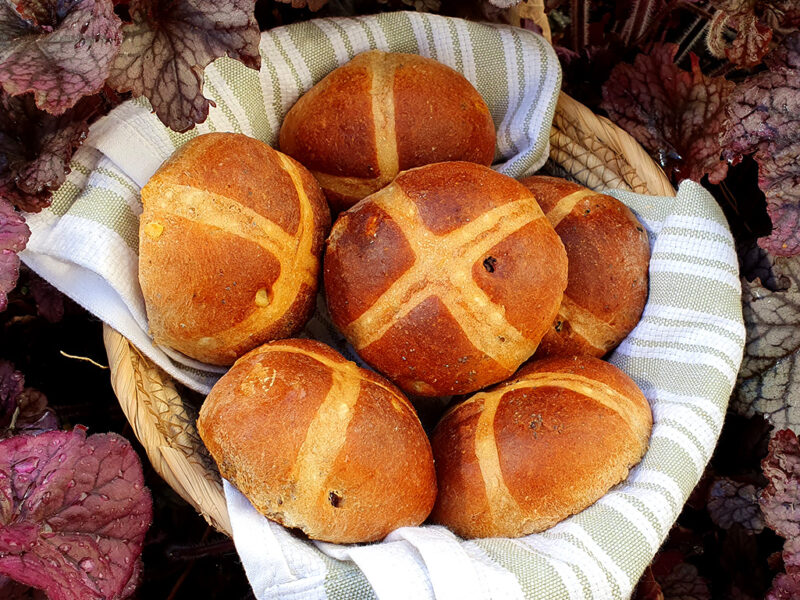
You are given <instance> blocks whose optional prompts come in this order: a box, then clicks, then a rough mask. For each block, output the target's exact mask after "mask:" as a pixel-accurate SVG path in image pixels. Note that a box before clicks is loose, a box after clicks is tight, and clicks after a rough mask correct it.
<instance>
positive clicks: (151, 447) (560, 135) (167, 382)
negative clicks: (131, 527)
mask: <svg viewBox="0 0 800 600" xmlns="http://www.w3.org/2000/svg"><path fill="white" fill-rule="evenodd" d="M550 144H551V149H550V158H551V160H552V161H554V162H555V163H556V164H558V165H559V166H560V167H562V168H564V169H565V170H566V171H567V172H568V173H569V174H570V175H571V176H572V177H573V178H575V179H576V180H578V181H579V182H580V183H582V184H583V185H586V186H587V187H590V188H593V189H598V190H600V189H609V188H610V189H613V188H617V189H629V190H632V191H634V192H637V193H644V194H650V195H655V196H674V195H675V190H674V188H673V187H672V185H671V184H670V181H669V179H668V178H667V176H666V175H665V174H664V172H663V171H662V170H661V168H660V167H659V166H658V165H657V164H656V163H655V162H654V161H653V159H652V158H651V157H650V156H649V155H648V154H647V153H646V152H645V150H644V149H643V148H642V147H641V145H639V143H638V142H637V141H636V140H635V139H634V138H633V137H631V136H630V135H629V134H628V133H627V132H625V131H623V130H622V129H620V128H619V127H618V126H616V125H614V124H613V123H612V122H611V121H609V120H608V119H606V118H604V117H601V116H598V115H595V114H594V113H593V112H592V111H591V110H589V109H588V108H587V107H586V106H584V105H583V104H581V103H580V102H578V101H577V100H575V99H573V98H571V97H570V96H568V95H567V94H565V93H564V92H561V94H560V95H559V99H558V104H557V106H556V113H555V118H554V121H553V127H552V129H551V133H550ZM103 341H104V343H105V347H106V352H107V354H108V359H109V367H110V374H111V385H112V388H113V389H114V393H115V395H116V397H117V400H118V401H119V403H120V406H121V407H122V410H123V412H124V413H125V416H126V418H127V419H128V421H129V422H130V424H131V427H132V429H133V433H134V435H135V436H136V438H137V439H138V440H139V442H140V443H141V444H142V446H143V447H144V449H145V451H146V453H147V456H148V458H149V460H150V462H151V464H152V465H153V468H154V469H155V471H156V472H157V473H158V474H159V475H160V476H161V477H162V478H163V479H164V480H165V481H166V482H167V483H168V484H169V485H170V486H171V487H172V488H173V489H174V490H175V491H176V492H177V493H178V494H179V495H180V496H181V497H182V498H183V499H184V500H186V501H187V502H188V503H189V504H191V505H192V506H193V507H194V508H195V509H196V510H197V511H198V513H199V514H201V515H202V516H203V517H204V518H205V519H206V521H208V523H209V524H211V525H212V526H213V527H215V528H216V529H217V530H219V531H221V532H223V533H225V534H227V535H229V536H231V535H232V533H231V531H232V530H231V524H230V518H229V516H228V511H227V505H226V503H225V497H224V494H223V490H222V481H221V479H220V477H219V474H218V472H217V471H216V467H215V466H214V463H213V460H212V459H211V457H210V456H209V455H208V452H207V451H206V449H205V447H204V446H203V444H202V441H201V440H200V437H199V435H198V434H197V431H196V429H195V423H194V419H195V416H196V413H197V407H194V406H192V405H191V404H188V403H186V402H184V400H183V399H182V398H181V396H180V394H179V393H178V391H177V390H176V388H175V384H174V382H173V381H172V379H171V377H170V376H169V375H167V374H166V373H165V372H164V371H163V370H161V369H160V368H159V367H157V366H155V365H154V363H153V362H152V361H150V360H149V359H148V358H147V357H145V356H144V354H142V353H141V352H140V351H139V350H138V349H136V348H135V347H134V346H133V344H132V343H131V342H130V341H129V340H127V339H126V338H125V337H123V336H122V335H121V334H120V333H118V332H117V331H116V330H114V329H113V328H111V327H110V326H109V325H107V324H104V325H103Z"/></svg>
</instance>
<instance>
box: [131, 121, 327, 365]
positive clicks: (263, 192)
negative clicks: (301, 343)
mask: <svg viewBox="0 0 800 600" xmlns="http://www.w3.org/2000/svg"><path fill="white" fill-rule="evenodd" d="M142 204H143V212H142V215H141V218H140V228H139V281H140V283H141V286H142V292H143V293H144V299H145V305H146V309H147V318H148V324H149V327H150V333H151V335H152V336H153V339H154V340H155V342H156V343H157V344H161V345H164V346H168V347H170V348H173V349H175V350H178V351H180V352H182V353H184V354H186V355H187V356H190V357H192V358H195V359H197V360H201V361H203V362H207V363H212V364H217V365H230V364H232V363H233V362H234V361H235V360H236V359H237V358H238V357H239V356H241V355H242V354H244V353H245V352H247V351H248V350H251V349H252V348H255V347H256V346H258V345H260V344H262V343H264V342H265V341H267V340H272V339H277V338H281V337H287V336H289V335H291V334H293V333H294V332H296V331H298V330H299V329H300V328H301V327H302V326H303V325H304V324H305V322H306V321H307V320H308V318H309V317H310V315H311V312H312V310H313V308H314V300H315V296H316V292H317V279H318V274H319V267H320V264H319V263H320V255H321V254H322V246H323V243H324V240H325V234H326V232H327V230H328V228H329V226H330V214H329V211H328V206H327V204H326V203H325V198H324V196H323V195H322V192H321V190H320V188H319V185H318V184H317V182H316V181H315V180H314V178H313V177H312V175H311V174H310V173H309V172H308V171H307V170H306V169H305V168H303V167H302V166H300V165H299V164H298V163H297V162H295V161H294V160H293V159H291V158H289V157H288V156H285V155H283V154H281V153H280V152H276V151H275V150H273V149H272V148H270V147H269V146H267V145H266V144H265V143H263V142H261V141H259V140H256V139H253V138H249V137H247V136H244V135H240V134H235V133H210V134H206V135H201V136H198V137H196V138H194V139H192V140H190V141H189V142H187V143H186V144H185V145H184V146H183V147H182V148H181V149H180V150H178V151H177V152H176V153H175V154H174V155H173V156H172V157H171V158H170V159H169V160H168V161H167V162H165V163H164V164H163V165H162V166H161V168H160V169H159V170H158V171H157V172H156V173H155V175H153V177H152V178H151V179H150V181H148V182H147V184H146V185H145V186H144V187H143V188H142Z"/></svg>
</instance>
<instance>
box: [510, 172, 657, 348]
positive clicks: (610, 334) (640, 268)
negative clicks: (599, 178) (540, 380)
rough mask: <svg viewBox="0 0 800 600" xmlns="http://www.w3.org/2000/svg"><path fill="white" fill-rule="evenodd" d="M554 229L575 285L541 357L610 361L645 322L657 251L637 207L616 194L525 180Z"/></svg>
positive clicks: (540, 179)
mask: <svg viewBox="0 0 800 600" xmlns="http://www.w3.org/2000/svg"><path fill="white" fill-rule="evenodd" d="M522 183H523V184H524V185H525V186H526V187H528V189H530V190H531V191H532V192H533V193H534V195H535V196H536V199H537V200H538V201H539V204H540V206H541V207H542V210H543V211H544V212H545V213H546V215H547V218H548V219H549V221H550V223H551V224H552V225H553V227H555V229H556V233H558V235H559V237H560V238H561V241H562V242H564V247H565V248H566V250H567V258H568V260H569V283H568V285H567V289H566V291H565V292H564V299H563V301H562V303H561V307H560V308H559V310H558V315H557V316H556V318H555V320H554V321H553V323H552V325H551V326H550V328H549V329H548V331H547V334H546V335H545V336H544V338H543V339H542V343H541V344H540V345H539V349H538V350H537V351H536V357H537V358H543V357H545V356H569V355H572V354H588V355H591V356H598V357H599V356H603V355H604V354H606V353H607V352H608V351H610V350H612V349H613V348H615V347H616V346H617V345H618V344H619V343H620V342H621V341H622V340H623V339H624V338H625V336H627V335H628V334H629V333H630V332H631V330H632V329H633V328H634V327H635V326H636V324H637V323H638V322H639V319H640V318H641V316H642V311H643V310H644V305H645V303H646V301H647V282H648V276H647V270H648V266H649V263H650V246H649V244H648V240H647V232H646V231H645V229H644V227H642V224H641V223H639V221H638V220H637V219H636V217H635V216H634V215H633V213H632V212H631V211H630V209H629V208H628V207H627V206H625V205H624V204H623V203H622V202H620V201H619V200H617V199H616V198H612V197H611V196H607V195H605V194H600V193H598V192H594V191H592V190H590V189H588V188H585V187H583V186H581V185H578V184H577V183H572V182H569V181H567V180H565V179H559V178H557V177H545V176H535V177H528V178H526V179H523V180H522Z"/></svg>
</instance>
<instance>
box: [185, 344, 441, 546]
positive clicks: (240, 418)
mask: <svg viewBox="0 0 800 600" xmlns="http://www.w3.org/2000/svg"><path fill="white" fill-rule="evenodd" d="M197 428H198V431H199V432H200V436H201V437H202V439H203V442H204V443H205V445H206V447H207V448H208V450H209V452H211V455H212V456H213V457H214V459H215V461H216V462H217V465H218V466H219V470H220V474H221V475H222V476H223V477H224V478H226V479H228V480H229V481H230V482H231V483H233V484H234V485H235V486H236V487H237V488H238V489H239V490H240V491H241V492H242V493H243V494H244V495H245V496H247V498H248V499H249V500H250V502H251V503H252V504H253V506H254V507H255V508H256V509H257V510H258V511H259V512H261V513H262V514H264V515H265V516H267V517H269V518H270V519H272V520H274V521H277V522H278V523H281V524H283V525H285V526H287V527H298V528H300V529H302V530H303V531H304V532H305V533H306V535H308V536H309V537H311V538H313V539H318V540H325V541H329V542H335V543H356V542H370V541H375V540H379V539H382V538H383V537H385V536H386V535H387V534H388V533H389V532H391V531H392V530H394V529H396V528H398V527H402V526H406V525H408V526H415V525H419V524H420V523H422V522H423V521H424V520H425V519H426V517H427V516H428V514H429V513H430V511H431V508H432V507H433V503H434V500H435V497H436V474H435V471H434V467H433V457H432V454H431V448H430V444H429V442H428V438H427V437H426V435H425V432H424V430H423V429H422V425H421V424H420V422H419V419H418V418H417V414H416V412H415V411H414V409H413V408H412V406H411V404H410V403H409V401H408V400H407V399H406V397H405V396H403V394H402V393H401V392H400V390H398V389H397V388H395V387H394V386H393V385H392V384H391V383H389V382H388V381H386V380H385V379H384V378H382V377H380V376H379V375H377V374H375V373H373V372H371V371H367V370H365V369H361V368H359V367H358V366H356V365H355V364H354V363H352V362H349V361H347V360H345V359H344V358H343V357H342V356H341V355H339V354H338V353H336V352H335V351H333V350H332V349H331V348H329V347H327V346H325V345H324V344H322V343H320V342H316V341H313V340H300V339H288V340H281V341H277V342H271V343H268V344H265V345H263V346H261V347H259V348H256V349H255V350H253V351H252V352H250V353H248V354H247V355H245V356H243V357H242V358H240V359H239V360H238V361H237V362H236V364H234V366H233V367H232V368H231V370H230V371H228V373H226V374H225V375H224V376H223V377H222V378H221V379H220V380H219V382H218V383H217V384H216V385H215V386H214V388H213V389H212V390H211V393H210V394H209V395H208V398H207V399H206V401H205V403H204V404H203V407H202V409H201V411H200V418H199V419H198V422H197Z"/></svg>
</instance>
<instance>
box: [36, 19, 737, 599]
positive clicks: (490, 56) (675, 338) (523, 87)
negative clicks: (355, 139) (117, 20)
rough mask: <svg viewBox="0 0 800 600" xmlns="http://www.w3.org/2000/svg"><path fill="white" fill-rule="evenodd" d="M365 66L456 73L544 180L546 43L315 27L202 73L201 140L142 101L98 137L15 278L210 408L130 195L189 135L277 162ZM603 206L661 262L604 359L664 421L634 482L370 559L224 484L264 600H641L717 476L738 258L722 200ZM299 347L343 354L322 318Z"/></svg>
mask: <svg viewBox="0 0 800 600" xmlns="http://www.w3.org/2000/svg"><path fill="white" fill-rule="evenodd" d="M371 48H381V49H384V50H391V51H400V52H412V53H419V54H423V55H426V56H430V57H432V58H435V59H437V60H439V61H441V62H444V63H446V64H448V65H450V66H452V67H454V68H456V69H457V70H459V71H461V72H462V73H464V75H465V76H466V77H467V78H468V79H469V80H470V81H472V83H473V84H474V85H475V86H476V88H477V89H478V91H479V92H480V93H481V95H482V96H483V97H484V98H485V99H486V102H487V104H488V105H489V108H490V111H491V113H492V116H493V118H494V122H495V125H496V127H497V132H498V136H497V140H498V145H497V156H496V164H495V168H497V169H498V170H500V171H502V172H504V173H507V174H509V175H512V176H515V177H519V176H523V175H527V174H531V173H533V172H534V171H535V170H536V169H538V168H540V167H541V166H542V165H543V163H544V162H545V160H546V158H547V155H548V133H549V129H550V125H551V121H552V117H553V113H554V110H555V102H556V99H557V95H558V89H559V83H560V71H559V68H558V61H557V60H556V58H555V55H554V53H553V51H552V49H551V48H550V46H549V45H547V44H546V42H544V40H542V38H540V37H539V36H537V35H535V34H533V33H531V32H528V31H522V30H519V29H514V28H510V27H500V26H491V25H483V24H476V23H467V22H464V21H460V20H457V19H448V18H445V17H438V16H431V15H422V14H415V13H387V14H382V15H377V16H372V17H364V18H354V19H321V20H316V21H311V22H306V23H300V24H296V25H291V26H288V27H284V28H279V29H275V30H272V31H270V32H267V33H265V34H263V36H262V40H261V52H262V56H263V66H262V68H261V71H260V72H256V71H252V70H249V69H247V68H245V67H243V66H242V65H241V64H240V63H238V62H235V61H233V60H230V59H227V58H223V59H219V60H217V61H215V62H214V63H213V64H212V65H211V66H209V67H208V68H207V69H206V72H205V95H206V96H207V97H209V98H211V99H212V100H213V101H214V103H215V107H213V108H212V109H211V111H210V113H209V118H208V120H207V121H206V122H205V123H203V124H201V125H199V126H198V127H196V128H195V129H194V130H192V131H191V132H188V133H185V134H176V133H174V132H172V131H170V130H168V129H167V128H165V127H164V126H163V125H162V124H161V123H160V122H159V121H158V120H157V118H156V117H155V116H154V115H153V114H152V113H151V111H150V108H149V105H148V104H147V102H145V101H142V100H137V101H132V102H128V103H126V104H123V105H122V106H120V107H118V108H117V109H115V110H114V111H113V112H112V113H111V114H110V115H109V116H107V117H106V118H104V119H103V120H101V121H99V122H98V123H96V124H95V125H94V126H93V127H92V130H91V133H90V136H89V138H88V139H87V141H86V143H85V144H84V146H83V147H82V148H81V149H80V150H79V151H78V152H77V153H76V155H75V157H74V160H73V161H72V164H71V167H72V172H71V173H70V175H69V176H68V178H67V181H66V183H65V184H64V185H63V186H62V187H61V188H60V189H59V190H58V191H57V192H56V194H55V195H54V199H53V204H52V206H51V207H50V208H49V209H47V210H44V211H42V212H41V213H40V214H37V215H29V216H28V223H29V225H30V227H31V230H32V235H31V239H30V241H29V243H28V248H27V249H26V250H25V251H24V252H23V253H22V255H21V256H22V259H23V261H25V262H26V263H27V264H28V265H29V266H30V267H31V268H33V269H34V270H35V271H37V272H38V273H39V274H41V275H42V276H44V277H45V278H46V279H48V280H49V281H50V282H51V283H53V284H54V285H56V287H58V288H59V289H61V290H62V291H64V292H65V293H67V294H68V295H69V296H71V297H72V298H73V299H75V300H76V301H78V302H79V303H81V304H82V305H83V306H85V307H87V308H88V309H89V310H91V311H92V312H93V313H95V314H96V315H97V316H98V317H100V318H101V319H103V320H104V321H106V322H108V323H109V324H111V325H112V326H113V327H114V328H116V329H117V330H118V331H120V332H121V333H122V334H123V335H124V336H126V337H127V338H128V339H130V340H131V341H132V342H133V343H134V344H135V345H136V346H137V347H138V348H139V349H140V350H141V351H142V352H143V353H145V354H146V355H147V356H149V357H150V358H151V359H153V360H154V361H155V362H156V363H157V364H159V365H160V366H161V367H162V368H164V369H165V370H166V371H167V372H169V373H170V374H171V375H172V376H174V377H175V378H176V379H178V380H179V381H182V382H183V383H185V384H187V385H189V386H190V387H192V388H194V389H197V390H199V391H204V392H205V391H208V389H210V386H211V385H213V382H214V381H215V380H216V378H217V377H218V376H219V373H220V369H213V368H209V367H208V366H207V365H203V364H200V363H196V362H194V361H191V360H189V359H187V358H186V357H182V356H180V355H177V354H176V353H173V352H170V351H168V350H166V349H163V348H159V347H156V346H154V345H153V344H152V342H151V340H150V338H149V337H148V335H147V323H146V317H145V311H144V302H143V300H142V296H141V290H140V288H139V284H138V280H137V240H138V235H137V232H138V215H139V214H140V212H141V204H140V199H139V190H140V189H141V186H142V185H144V183H145V182H146V181H147V180H148V178H149V177H150V176H151V175H152V174H153V172H155V170H156V169H157V168H158V167H159V165H160V164H161V162H162V161H163V160H164V159H166V158H167V157H168V156H169V155H170V154H172V152H173V151H174V150H175V149H176V148H178V147H179V146H181V145H182V144H183V143H184V142H185V141H187V140H188V139H190V138H191V137H193V136H195V135H197V134H200V133H205V132H210V131H237V132H241V133H245V134H247V135H251V136H254V137H257V138H259V139H262V140H264V141H266V142H268V143H271V144H274V143H275V142H276V140H277V134H278V130H279V127H280V123H281V119H282V118H283V115H284V114H285V113H286V111H287V110H288V109H289V107H291V105H292V104H293V103H294V102H295V100H296V99H297V98H298V97H299V96H300V94H302V93H303V92H304V91H306V90H307V89H308V88H310V87H311V86H312V85H313V84H314V83H315V82H316V81H318V80H319V79H321V78H322V77H323V76H324V75H325V74H326V73H328V72H330V71H331V70H332V69H333V68H335V67H336V66H338V65H341V64H343V63H345V62H347V61H348V60H349V59H350V58H352V57H353V56H355V55H356V54H358V53H359V52H362V51H364V50H367V49H371ZM612 193H614V195H616V196H617V197H618V198H620V199H621V200H622V201H623V202H625V203H626V204H628V205H629V206H630V207H631V208H632V209H633V211H634V212H635V213H636V214H637V215H638V216H639V217H640V219H641V220H642V222H643V224H644V225H645V227H647V229H648V232H649V234H650V239H651V243H652V260H651V265H650V268H651V273H650V275H651V280H650V296H649V301H648V304H647V307H646V309H645V313H644V316H643V318H642V321H641V323H640V324H639V326H638V327H637V328H636V330H635V331H634V332H633V333H632V334H631V335H630V336H629V337H628V338H627V339H626V340H625V342H623V344H622V345H621V346H620V347H619V348H618V349H617V351H616V352H615V353H614V355H613V357H612V362H614V363H615V364H617V365H618V366H619V367H621V368H622V369H623V370H625V371H626V372H627V373H628V374H629V375H631V377H633V379H634V380H636V382H637V383H638V384H639V386H640V387H641V388H642V390H643V391H644V393H645V395H646V396H647V398H648V399H649V401H650V403H651V405H652V407H653V412H654V429H653V435H652V439H651V444H650V448H649V450H648V452H647V454H646V455H645V457H644V459H643V461H642V463H641V464H640V465H639V466H637V467H636V468H635V469H634V470H633V471H632V472H631V474H630V476H629V477H628V479H627V480H626V481H625V482H623V483H622V484H620V485H619V486H617V487H615V488H614V489H613V490H611V491H610V492H609V493H608V494H607V495H606V496H604V497H603V498H602V499H601V500H600V501H598V502H597V503H596V504H595V505H593V506H592V507H590V508H588V509H587V510H585V511H583V512H581V513H580V514H578V515H575V516H574V517H571V518H569V519H567V520H566V521H564V522H562V523H560V524H559V525H557V526H556V527H554V528H552V529H551V530H549V531H547V532H544V533H541V534H536V535H532V536H528V537H525V538H521V539H518V540H508V539H487V540H474V541H469V542H465V541H463V540H460V539H458V538H457V537H455V536H454V535H452V534H451V533H449V532H448V531H447V530H445V529H443V528H441V527H430V526H426V527H419V528H403V529H400V530H398V531H396V532H394V533H392V534H391V535H390V536H389V537H388V538H387V539H386V540H385V541H384V542H382V543H379V544H370V545H357V546H337V545H332V544H324V543H312V542H309V541H307V540H302V539H300V538H299V537H297V536H296V535H294V534H293V533H292V532H290V531H288V530H286V529H284V528H282V527H280V526H278V525H275V524H274V523H271V522H269V521H267V520H266V519H265V518H263V517H262V516H261V515H259V514H258V513H257V512H255V511H254V510H253V508H252V507H251V506H250V504H249V503H248V502H247V500H246V499H244V498H243V497H242V496H241V495H240V494H239V493H238V492H237V491H236V490H235V489H234V488H233V487H232V486H230V485H227V484H226V494H227V499H228V508H229V512H230V516H231V522H232V525H233V529H234V541H235V542H236V545H237V549H238V550H239V553H240V556H241V558H242V562H243V564H244V566H245V569H246V571H247V575H248V577H249V579H250V582H251V584H252V586H253V589H254V590H255V594H256V596H257V598H259V600H263V599H265V598H277V597H280V598H304V599H305V598H332V599H338V598H342V599H350V598H374V597H377V598H380V599H381V600H385V599H389V598H434V597H435V598H438V599H440V600H441V599H449V598H458V599H459V600H460V599H473V598H474V599H477V598H503V599H505V598H535V599H542V600H543V599H552V598H575V599H577V598H581V599H595V600H606V599H617V598H626V597H628V596H629V595H630V592H631V590H632V588H633V586H634V585H635V583H636V581H637V579H638V577H639V575H640V574H641V572H642V570H643V569H644V568H645V566H646V565H647V564H648V563H649V562H650V560H651V558H652V556H653V554H654V553H655V552H656V550H657V548H658V546H659V545H660V543H661V541H662V540H663V539H664V537H665V536H666V535H667V532H668V531H669V529H670V527H671V525H672V523H673V522H674V521H675V519H676V518H677V515H678V514H679V512H680V510H681V507H682V506H683V503H684V502H685V501H686V498H687V497H688V495H689V493H690V491H691V489H692V487H693V486H694V485H695V483H696V482H697V481H698V479H699V477H700V475H701V473H702V471H703V468H704V466H705V464H706V463H707V462H708V460H709V458H710V455H711V452H712V450H713V448H714V445H715V443H716V440H717V437H718V435H719V432H720V429H721V427H722V420H723V416H724V414H725V408H726V405H727V401H728V397H729V395H730V392H731V389H732V387H733V383H734V381H735V376H736V372H737V370H738V367H739V362H740V360H741V353H742V348H743V344H744V328H743V324H742V316H741V307H740V301H739V279H738V271H737V262H736V254H735V251H734V247H733V241H732V238H731V235H730V232H729V231H728V229H727V226H726V223H725V219H724V217H723V215H722V213H721V212H720V210H719V208H718V207H717V205H716V203H715V202H714V200H713V198H711V196H710V195H709V194H708V193H707V192H705V191H704V190H703V188H702V187H700V186H698V185H695V184H692V183H691V182H687V183H684V184H683V185H682V186H681V188H680V189H679V191H678V195H677V197H675V198H654V197H647V196H640V195H636V194H631V193H623V192H612ZM306 333H307V334H308V335H311V336H314V337H318V338H321V339H323V340H324V341H329V342H331V341H334V342H337V343H336V346H337V349H339V348H341V346H340V345H339V344H340V343H341V337H340V336H338V334H337V333H336V332H335V330H333V329H332V328H331V327H330V325H329V323H327V322H326V320H325V318H324V314H322V311H320V312H318V314H317V315H316V316H315V318H314V320H312V322H311V323H310V325H309V327H308V328H307V330H306Z"/></svg>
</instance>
